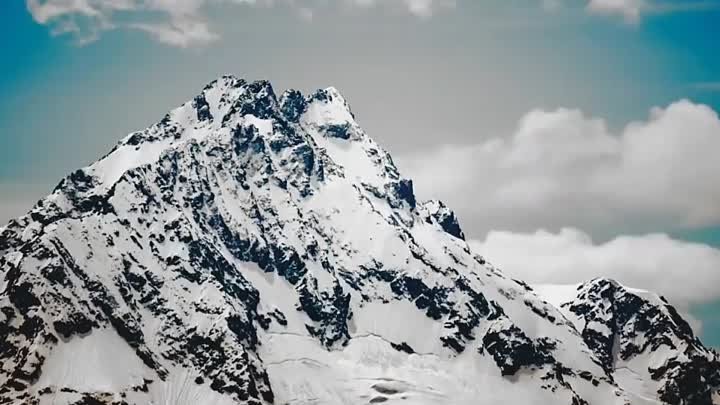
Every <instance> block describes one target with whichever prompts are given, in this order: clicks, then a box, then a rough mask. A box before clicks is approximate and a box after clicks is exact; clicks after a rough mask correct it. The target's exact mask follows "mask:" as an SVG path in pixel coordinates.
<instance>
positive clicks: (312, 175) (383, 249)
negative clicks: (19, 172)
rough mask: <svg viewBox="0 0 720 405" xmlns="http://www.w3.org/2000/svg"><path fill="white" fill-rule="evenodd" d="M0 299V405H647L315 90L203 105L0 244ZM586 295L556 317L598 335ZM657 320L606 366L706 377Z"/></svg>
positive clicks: (61, 195) (710, 362)
mask: <svg viewBox="0 0 720 405" xmlns="http://www.w3.org/2000/svg"><path fill="white" fill-rule="evenodd" d="M0 277H1V278H0V280H2V281H1V283H0V291H2V295H0V336H3V338H4V339H2V340H0V404H6V403H7V404H54V405H55V404H59V405H61V404H118V405H119V404H127V405H134V404H137V405H140V404H143V405H144V404H173V405H185V404H187V405H190V404H193V405H194V404H213V405H224V404H237V403H242V404H271V403H276V404H287V403H293V404H295V403H298V404H304V403H317V404H338V403H352V404H356V403H357V404H361V403H381V402H388V403H413V404H435V403H452V404H485V403H487V404H495V403H509V402H513V403H524V404H547V403H553V404H644V403H652V402H646V400H645V399H643V397H642V396H640V395H638V393H636V392H634V391H633V389H632V388H631V387H625V386H622V385H619V384H618V383H617V382H616V380H617V379H616V378H614V375H615V374H614V373H615V369H613V368H612V367H611V366H610V364H611V362H612V358H613V356H614V353H615V343H614V342H608V340H607V339H606V338H605V336H600V335H598V334H596V333H593V332H592V331H590V330H589V329H587V328H579V327H578V328H576V326H574V325H573V324H572V323H571V322H569V321H568V320H567V319H566V317H565V316H564V315H563V313H562V312H561V311H560V310H559V309H557V308H556V307H554V306H552V305H550V304H548V303H546V302H545V301H543V299H541V298H539V297H538V296H536V295H535V293H534V292H533V290H532V289H531V288H530V287H528V286H527V285H525V284H524V283H522V282H518V281H515V280H512V279H510V278H507V277H506V276H504V275H503V274H502V273H501V272H500V271H498V270H497V269H495V268H493V267H492V266H490V265H489V264H487V263H486V262H485V260H483V259H482V258H481V257H480V256H476V255H475V254H473V253H472V252H471V251H470V249H469V247H468V245H467V244H466V243H465V242H464V235H463V233H462V230H461V228H460V226H459V224H458V220H457V218H456V216H455V215H454V214H453V213H452V211H450V210H449V209H448V208H447V207H445V206H444V205H443V204H442V203H440V202H436V201H430V202H424V201H422V200H419V199H418V198H417V197H416V196H415V194H414V191H413V187H412V182H411V181H410V180H409V179H405V178H403V177H402V176H401V175H400V173H399V172H398V170H397V168H396V167H395V165H394V164H393V161H392V159H391V157H390V156H389V155H388V154H387V153H386V152H385V151H384V150H383V149H382V148H380V147H379V146H378V145H377V144H376V143H375V142H374V141H373V140H372V139H370V138H369V137H368V136H367V135H366V134H365V133H364V132H363V131H362V129H361V128H360V127H359V125H358V124H357V123H356V121H355V118H354V116H353V114H352V113H351V112H350V109H349V107H348V105H347V103H346V102H345V100H344V99H343V97H342V96H341V95H340V94H339V93H338V92H337V91H336V90H335V89H332V88H330V89H326V90H319V91H317V92H315V93H314V94H311V95H309V96H304V95H302V94H301V93H299V92H297V91H288V92H285V93H284V94H282V95H281V96H280V97H279V98H278V97H277V96H276V94H275V91H274V89H273V88H272V86H271V85H270V83H268V82H266V81H258V82H246V81H244V80H241V79H237V78H234V77H230V76H226V77H222V78H220V79H218V80H217V81H215V82H213V83H211V84H209V85H208V86H207V87H206V88H205V89H204V90H203V92H202V94H200V95H198V96H197V97H195V98H194V99H193V100H192V101H190V102H188V103H186V104H184V105H182V106H181V107H179V108H177V109H175V110H173V111H172V112H171V113H169V114H168V115H167V116H166V117H164V118H163V119H162V120H161V121H160V122H159V123H158V124H156V125H153V126H152V127H150V128H148V129H146V130H144V131H140V132H136V133H133V134H130V135H129V136H128V137H126V138H125V139H123V140H122V141H121V142H120V143H119V144H118V145H117V146H116V148H114V149H113V150H112V151H111V152H110V153H109V154H108V155H106V156H105V157H103V158H102V159H100V160H99V161H97V162H96V163H94V164H93V165H91V166H88V167H86V168H83V169H80V170H77V171H75V172H74V173H72V174H70V175H69V176H67V177H66V178H65V179H64V180H63V181H61V182H60V184H59V185H58V186H57V187H56V189H55V190H54V191H53V192H52V194H51V195H49V196H48V197H47V198H45V199H43V200H42V201H40V202H39V203H38V204H37V205H36V206H35V207H34V208H33V209H32V210H31V211H30V212H29V213H28V214H27V215H25V216H23V217H21V218H18V219H17V220H13V221H11V222H10V223H9V224H8V225H7V226H6V227H5V228H0ZM603 291H604V290H602V291H599V292H597V291H594V290H588V291H587V294H586V295H583V296H582V297H580V296H578V300H577V301H576V302H574V303H573V305H572V306H571V307H570V308H569V309H566V308H565V307H563V311H565V310H568V311H570V312H572V313H573V314H580V315H581V316H583V317H597V318H598V319H600V317H602V315H601V314H600V312H598V311H599V310H596V309H593V308H588V307H585V306H583V305H584V304H583V303H586V302H592V301H593V300H596V298H594V297H595V295H593V294H600V296H602V297H604V295H603V294H606V293H605V292H603ZM621 301H622V302H621ZM625 301H627V302H625ZM616 302H618V304H617V305H620V304H621V303H622V305H626V306H628V308H630V309H628V311H631V310H632V308H636V307H633V305H635V303H634V302H633V301H632V300H616ZM613 305H616V304H613ZM613 308H615V307H614V306H613ZM643 308H644V307H643ZM653 308H655V309H653ZM667 308H669V307H664V306H657V305H655V306H654V307H653V306H652V305H651V306H650V307H648V308H645V309H643V312H639V313H638V314H637V315H635V317H634V318H633V317H623V316H622V315H617V316H616V317H617V319H616V320H615V318H613V319H614V320H613V324H614V325H620V326H617V327H618V328H620V329H623V328H625V326H623V325H632V327H633V328H634V330H635V332H628V336H630V337H633V339H635V338H636V337H637V336H640V334H641V333H642V336H646V338H643V339H646V340H638V339H635V340H634V342H636V345H637V347H635V346H633V345H631V344H629V343H628V344H624V343H621V345H622V347H623V348H624V349H623V350H624V351H622V352H621V353H627V356H629V357H628V358H630V357H632V356H637V355H638V354H641V353H648V352H654V351H657V350H663V348H665V347H667V348H669V349H668V350H670V351H672V353H674V354H675V355H676V356H675V358H676V359H677V361H678V362H682V360H681V356H682V355H688V356H689V355H695V354H698V355H700V354H702V355H703V356H704V353H706V351H704V350H705V349H703V348H702V346H701V345H700V343H699V342H696V341H695V343H694V346H693V350H694V351H690V352H688V351H687V350H688V347H687V346H682V345H680V344H679V343H677V341H676V340H672V339H674V338H673V337H670V338H669V339H670V340H671V342H672V343H673V344H675V347H671V346H669V345H668V344H667V343H666V342H665V341H664V340H663V337H662V336H661V335H663V334H666V333H667V329H663V328H662V327H658V326H652V325H655V324H656V321H657V319H659V317H661V316H668V317H669V320H668V321H667V322H669V323H668V325H671V326H672V327H673V328H674V329H673V331H675V330H677V333H681V334H682V336H681V338H682V339H686V338H689V337H690V336H691V335H692V332H690V331H689V328H686V326H687V325H686V324H684V323H682V322H681V321H682V320H681V319H680V318H679V317H678V316H677V314H673V313H670V312H669V309H667ZM654 311H655V312H654ZM657 311H659V312H657ZM587 319H590V318H587ZM593 319H595V318H593ZM602 319H603V320H604V319H606V318H602ZM663 319H664V318H663ZM647 323H650V324H651V326H652V327H653V331H655V329H657V333H654V332H653V333H654V334H653V336H655V335H657V336H656V337H651V336H650V335H648V333H649V331H650V329H648V328H649V327H648V326H647V325H646V324H647ZM681 323H682V324H683V325H684V326H680V325H681ZM608 325H609V324H608ZM668 327H669V326H668ZM658 328H659V329H658ZM586 330H588V331H587V332H586ZM613 330H616V329H613ZM632 333H635V334H636V335H632ZM623 336H625V335H623ZM678 336H679V335H678ZM693 339H694V338H693ZM648 340H650V342H649V343H648ZM621 355H622V354H621ZM706 359H707V362H705V363H703V362H701V361H697V362H693V364H694V365H693V366H692V367H689V366H683V365H675V364H674V363H671V362H666V363H662V364H654V365H653V370H654V371H652V373H653V375H657V376H658V377H657V378H655V377H653V376H650V378H652V379H654V380H662V381H665V382H666V383H664V385H663V387H664V388H663V389H664V391H662V392H661V391H658V393H657V398H660V399H661V400H663V401H666V402H668V403H672V404H680V403H683V404H690V403H693V404H694V403H698V404H704V403H705V402H692V401H694V400H696V399H698V401H699V400H704V398H706V397H707V393H709V392H710V390H711V385H707V386H698V385H697V384H700V383H701V382H702V381H705V382H706V383H708V381H707V380H703V378H705V377H704V376H706V375H710V374H708V373H709V372H710V371H712V370H716V368H717V367H716V365H717V359H716V357H712V356H710V355H708V356H706ZM683 364H685V363H683ZM708 370H710V371H708ZM698 376H700V377H698ZM654 380H653V381H654ZM710 382H711V383H712V384H715V382H716V380H712V381H710ZM693 384H695V385H693ZM708 384H709V383H708ZM683 401H685V402H683ZM688 401H690V402H688Z"/></svg>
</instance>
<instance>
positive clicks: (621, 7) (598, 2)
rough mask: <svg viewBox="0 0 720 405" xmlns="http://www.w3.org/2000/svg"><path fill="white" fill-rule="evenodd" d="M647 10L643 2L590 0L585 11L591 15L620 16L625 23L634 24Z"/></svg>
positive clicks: (631, 0) (639, 0)
mask: <svg viewBox="0 0 720 405" xmlns="http://www.w3.org/2000/svg"><path fill="white" fill-rule="evenodd" d="M646 8H647V3H646V2H645V1H644V0H590V1H589V3H588V5H587V9H588V11H589V12H591V13H596V14H607V15H620V16H622V17H623V18H624V19H625V21H627V22H630V23H635V22H638V21H639V20H640V13H641V12H642V11H644V10H645V9H646Z"/></svg>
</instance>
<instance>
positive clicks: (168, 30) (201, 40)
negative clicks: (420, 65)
mask: <svg viewBox="0 0 720 405" xmlns="http://www.w3.org/2000/svg"><path fill="white" fill-rule="evenodd" d="M454 3H455V0H335V1H327V0H26V4H27V8H28V11H29V12H30V14H31V15H32V17H33V19H34V20H35V21H36V22H37V23H39V24H43V25H48V26H50V27H52V32H53V34H72V35H74V36H75V38H76V39H77V41H78V43H80V44H83V43H87V42H91V41H94V40H96V39H97V38H99V36H100V34H101V33H102V32H104V31H108V30H113V29H134V30H140V31H143V32H145V33H147V34H149V35H150V36H151V37H152V38H154V39H155V40H157V41H159V42H161V43H164V44H167V45H172V46H179V47H190V46H199V45H205V44H208V43H210V42H212V41H214V40H216V39H218V38H219V35H218V33H216V32H215V31H214V30H213V29H212V28H211V25H212V24H211V22H210V21H208V18H207V15H206V12H207V10H208V9H209V8H210V7H212V6H218V5H224V6H233V5H234V6H258V5H259V6H280V5H282V6H287V7H292V8H295V9H296V11H297V13H298V15H300V16H301V17H302V18H305V19H308V17H310V18H311V17H312V15H313V10H314V9H315V8H317V7H322V6H328V5H330V4H333V5H340V6H354V7H365V8H367V7H376V6H382V7H390V8H398V9H403V10H406V11H407V12H409V13H411V14H413V15H416V16H418V17H429V16H430V15H432V13H433V12H434V11H435V10H436V9H438V8H444V7H448V6H452V5H454Z"/></svg>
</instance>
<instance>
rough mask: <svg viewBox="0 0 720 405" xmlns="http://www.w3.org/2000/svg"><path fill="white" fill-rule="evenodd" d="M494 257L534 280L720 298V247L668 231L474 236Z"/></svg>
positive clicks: (686, 298)
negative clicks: (602, 236) (595, 236)
mask: <svg viewBox="0 0 720 405" xmlns="http://www.w3.org/2000/svg"><path fill="white" fill-rule="evenodd" d="M470 243H471V245H472V246H473V249H474V250H475V251H476V252H478V253H480V254H482V255H483V256H485V257H486V258H487V259H488V260H489V261H490V262H492V263H493V264H495V265H497V266H498V267H500V268H502V269H503V270H505V271H506V272H507V273H508V274H511V275H513V276H514V277H518V278H520V279H522V280H525V281H527V282H528V283H531V284H533V283H534V284H573V283H579V282H582V281H587V280H590V279H593V278H595V277H609V278H612V279H615V280H617V281H619V282H620V283H622V284H624V285H627V286H631V287H637V288H642V289H647V290H650V291H654V292H657V293H659V294H662V295H664V296H666V297H667V298H668V299H670V300H671V301H673V302H676V303H682V304H693V303H704V302H710V301H713V300H717V299H720V250H718V249H715V248H712V247H710V246H707V245H703V244H698V243H690V242H685V241H680V240H677V239H672V238H670V237H669V236H668V235H666V234H647V235H642V236H620V237H617V238H614V239H612V240H610V241H608V242H604V243H596V242H594V241H593V240H592V239H591V237H590V236H589V235H588V234H587V233H585V232H583V231H581V230H578V229H575V228H563V229H561V230H560V231H559V232H557V233H553V232H548V231H544V230H540V231H536V232H532V233H515V232H499V231H493V232H490V233H488V235H487V236H486V238H485V240H483V241H473V242H470Z"/></svg>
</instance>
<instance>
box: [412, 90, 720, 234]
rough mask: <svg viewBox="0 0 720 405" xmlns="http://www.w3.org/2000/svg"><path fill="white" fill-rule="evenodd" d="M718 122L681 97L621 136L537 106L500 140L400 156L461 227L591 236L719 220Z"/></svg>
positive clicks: (593, 121)
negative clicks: (574, 231)
mask: <svg viewBox="0 0 720 405" xmlns="http://www.w3.org/2000/svg"><path fill="white" fill-rule="evenodd" d="M718 150H720V119H719V118H718V115H717V113H716V112H715V111H713V110H712V109H711V108H709V107H707V106H705V105H699V104H694V103H692V102H690V101H687V100H682V101H678V102H676V103H673V104H671V105H670V106H668V107H667V108H654V109H652V110H651V112H650V117H649V118H648V119H647V120H646V121H641V122H633V123H630V124H629V125H627V126H626V127H625V129H624V130H622V131H621V133H619V134H613V133H611V132H610V131H609V130H608V128H607V125H606V124H605V121H604V120H602V119H599V118H592V117H588V116H586V115H585V114H583V113H582V112H581V111H579V110H575V109H557V110H555V111H543V110H535V111H531V112H529V113H528V114H526V115H525V116H524V117H523V118H522V119H521V120H520V123H519V125H518V127H517V130H516V131H515V132H514V133H513V134H511V135H510V136H507V137H499V138H493V139H490V140H487V141H484V142H481V143H479V144H475V145H467V146H459V145H448V146H445V147H440V148H437V149H434V150H432V151H425V152H421V153H418V154H415V155H412V156H400V157H399V158H398V161H399V164H400V167H401V169H402V171H403V172H404V173H405V174H406V175H408V176H409V177H411V178H413V179H415V183H416V187H417V189H418V192H419V194H420V195H423V196H433V197H436V198H440V199H443V200H445V201H446V202H447V203H449V205H450V206H452V207H455V209H456V210H457V211H458V213H459V214H460V217H461V219H462V220H463V222H464V223H466V224H467V225H466V228H467V229H466V231H470V233H475V234H476V235H477V234H480V235H482V234H485V232H488V231H490V230H496V229H509V230H515V231H518V230H519V231H532V230H535V229H540V228H549V229H559V228H561V227H565V226H575V227H580V228H581V229H587V230H589V231H592V232H593V234H600V235H603V234H605V235H609V234H613V235H616V234H618V233H621V232H627V231H635V232H636V231H637V230H643V229H644V230H649V231H652V230H655V229H663V230H668V231H669V230H676V229H683V228H693V227H698V226H710V225H717V224H720V182H718V181H717V179H718V178H720V163H718V160H717V151H718Z"/></svg>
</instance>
